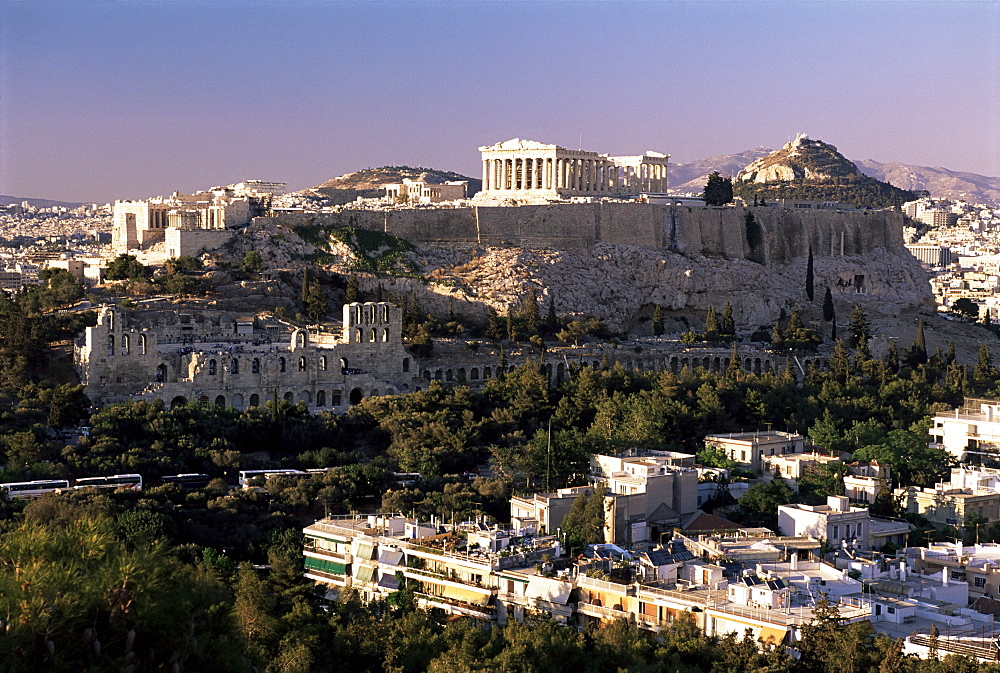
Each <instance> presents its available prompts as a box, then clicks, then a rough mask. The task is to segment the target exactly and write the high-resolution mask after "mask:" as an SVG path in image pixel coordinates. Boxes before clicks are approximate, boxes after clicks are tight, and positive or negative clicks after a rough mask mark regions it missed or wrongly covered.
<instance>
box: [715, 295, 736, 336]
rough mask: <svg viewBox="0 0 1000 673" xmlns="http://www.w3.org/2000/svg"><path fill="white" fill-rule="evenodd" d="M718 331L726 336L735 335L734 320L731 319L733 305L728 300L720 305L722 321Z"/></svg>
mask: <svg viewBox="0 0 1000 673" xmlns="http://www.w3.org/2000/svg"><path fill="white" fill-rule="evenodd" d="M719 331H720V332H721V333H722V334H725V335H727V336H736V321H735V320H734V319H733V306H732V304H730V303H729V302H728V301H727V302H726V305H725V306H723V307H722V323H721V324H720V325H719Z"/></svg>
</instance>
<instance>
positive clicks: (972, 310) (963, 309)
mask: <svg viewBox="0 0 1000 673" xmlns="http://www.w3.org/2000/svg"><path fill="white" fill-rule="evenodd" d="M951 308H952V310H954V311H958V312H959V313H961V314H962V315H964V316H965V317H967V318H969V319H975V318H978V317H979V304H977V303H976V302H975V301H973V300H972V299H969V298H968V297H959V298H958V299H956V300H955V301H954V302H952V305H951Z"/></svg>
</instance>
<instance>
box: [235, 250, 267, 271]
mask: <svg viewBox="0 0 1000 673" xmlns="http://www.w3.org/2000/svg"><path fill="white" fill-rule="evenodd" d="M262 268H264V260H263V259H261V256H260V253H259V252H257V251H256V250H249V251H248V252H247V253H246V254H245V255H243V261H242V262H240V269H241V270H242V271H243V273H258V272H259V271H260V270H261V269H262Z"/></svg>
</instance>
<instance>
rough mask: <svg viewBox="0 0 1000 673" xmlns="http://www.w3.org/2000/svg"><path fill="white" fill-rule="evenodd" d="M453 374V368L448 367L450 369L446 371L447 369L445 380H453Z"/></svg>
mask: <svg viewBox="0 0 1000 673" xmlns="http://www.w3.org/2000/svg"><path fill="white" fill-rule="evenodd" d="M453 376H454V375H453V374H452V372H451V370H450V369H448V370H446V371H445V373H444V380H445V381H451V380H453Z"/></svg>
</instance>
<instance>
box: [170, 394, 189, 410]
mask: <svg viewBox="0 0 1000 673" xmlns="http://www.w3.org/2000/svg"><path fill="white" fill-rule="evenodd" d="M187 403H188V401H187V398H186V397H182V396H181V395H178V396H177V397H175V398H174V399H172V400H170V408H171V409H176V408H177V407H183V406H184V405H185V404H187Z"/></svg>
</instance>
